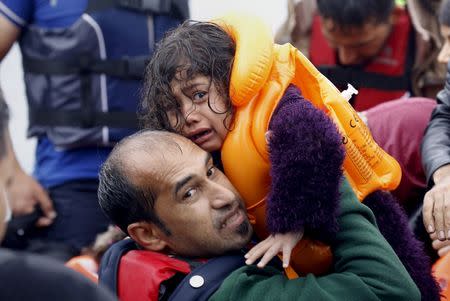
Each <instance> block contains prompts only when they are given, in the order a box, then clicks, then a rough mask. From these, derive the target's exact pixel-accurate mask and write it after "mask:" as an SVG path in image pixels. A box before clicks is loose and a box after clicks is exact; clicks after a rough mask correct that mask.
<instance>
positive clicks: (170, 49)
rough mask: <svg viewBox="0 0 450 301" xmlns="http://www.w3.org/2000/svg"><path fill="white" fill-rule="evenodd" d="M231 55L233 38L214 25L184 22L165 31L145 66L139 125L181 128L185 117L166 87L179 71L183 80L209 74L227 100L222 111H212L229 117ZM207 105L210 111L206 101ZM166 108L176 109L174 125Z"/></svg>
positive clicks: (169, 89)
mask: <svg viewBox="0 0 450 301" xmlns="http://www.w3.org/2000/svg"><path fill="white" fill-rule="evenodd" d="M234 54H235V44H234V42H233V40H232V39H231V37H230V36H229V35H228V34H227V33H226V32H225V31H224V30H223V29H222V28H220V27H219V26H218V25H217V24H214V23H210V22H196V21H186V22H184V23H183V24H182V25H180V26H179V27H177V28H176V29H174V30H172V31H170V32H168V33H167V34H166V36H165V37H164V38H163V39H162V40H161V42H160V43H158V44H157V46H156V50H155V53H154V54H153V56H152V59H151V60H150V63H149V64H148V65H147V68H146V72H145V79H144V87H143V91H142V101H141V108H140V119H141V123H142V125H143V126H144V127H145V128H151V129H157V130H169V131H175V132H179V131H180V130H181V127H182V126H183V124H184V120H185V116H182V113H181V110H180V107H179V105H178V103H177V100H176V99H175V97H174V96H173V94H172V91H171V88H170V83H171V81H172V80H173V79H174V78H175V77H177V78H179V76H180V74H182V75H183V80H184V79H191V78H193V77H194V76H196V75H204V76H207V77H209V78H210V79H211V82H213V83H214V85H215V87H216V89H217V91H218V93H220V94H221V95H224V96H225V100H226V101H227V103H226V107H227V109H226V111H225V112H216V113H218V114H227V116H226V117H227V118H228V117H231V116H232V113H233V112H232V106H231V100H230V98H229V84H230V76H231V68H232V65H233V60H234ZM180 71H182V72H180ZM208 105H209V107H210V108H211V110H213V108H212V106H211V103H210V100H208ZM169 111H172V112H176V116H177V124H176V125H175V126H174V127H173V126H171V124H170V123H169V119H168V116H167V112H169ZM213 111H214V110H213Z"/></svg>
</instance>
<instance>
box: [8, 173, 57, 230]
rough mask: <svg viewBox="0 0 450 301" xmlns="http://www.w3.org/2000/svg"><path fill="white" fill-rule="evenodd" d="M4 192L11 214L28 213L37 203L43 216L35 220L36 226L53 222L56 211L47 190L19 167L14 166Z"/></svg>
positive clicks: (43, 225)
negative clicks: (9, 181) (11, 176)
mask: <svg viewBox="0 0 450 301" xmlns="http://www.w3.org/2000/svg"><path fill="white" fill-rule="evenodd" d="M6 193H7V196H8V200H9V202H10V204H11V209H12V211H13V215H15V216H20V215H26V214H30V213H32V212H33V211H34V209H35V205H36V204H39V206H40V207H41V209H42V212H43V213H44V216H42V217H40V218H39V219H38V220H37V222H36V226H38V227H45V226H49V225H50V224H52V223H53V220H54V219H55V217H56V212H55V211H54V209H53V204H52V201H51V200H50V198H49V196H48V194H47V192H46V191H45V190H44V189H43V188H42V186H41V185H40V184H39V183H38V182H37V181H36V180H35V179H33V178H32V177H31V176H29V175H27V174H26V173H25V172H24V171H23V170H22V169H21V168H16V170H15V172H14V177H13V178H12V181H11V183H10V184H9V185H8V187H7V191H6Z"/></svg>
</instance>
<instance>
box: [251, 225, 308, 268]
mask: <svg viewBox="0 0 450 301" xmlns="http://www.w3.org/2000/svg"><path fill="white" fill-rule="evenodd" d="M302 237H303V230H302V231H300V232H288V233H284V234H281V233H278V234H273V235H270V236H269V237H267V238H266V239H265V240H263V241H261V242H260V243H258V244H257V245H256V246H254V247H253V248H252V249H251V250H250V251H248V253H247V254H245V256H244V257H245V258H246V259H247V260H246V261H245V263H246V264H248V265H250V264H253V263H254V262H255V261H256V259H258V258H260V257H261V256H262V258H261V260H260V261H259V262H258V264H257V265H256V266H257V267H258V268H263V267H265V266H266V264H267V263H268V262H269V261H270V260H271V259H272V258H273V257H274V256H276V255H277V254H278V253H280V252H281V253H282V255H283V268H287V267H288V265H289V261H290V259H291V252H292V249H293V248H294V247H295V245H296V244H297V243H298V242H299V241H300V240H301V239H302Z"/></svg>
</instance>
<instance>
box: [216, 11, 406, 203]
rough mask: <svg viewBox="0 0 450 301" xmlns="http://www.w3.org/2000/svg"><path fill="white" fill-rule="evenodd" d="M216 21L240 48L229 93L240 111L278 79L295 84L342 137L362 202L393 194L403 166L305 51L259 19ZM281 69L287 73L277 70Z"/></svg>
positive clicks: (347, 169)
mask: <svg viewBox="0 0 450 301" xmlns="http://www.w3.org/2000/svg"><path fill="white" fill-rule="evenodd" d="M214 22H215V23H216V24H218V25H219V26H220V27H221V28H222V29H224V30H225V31H226V32H227V33H228V34H229V35H230V37H231V38H232V39H233V40H234V42H235V44H236V55H235V58H234V63H233V68H232V74H231V82H230V91H229V92H230V97H231V99H232V103H233V105H234V106H236V107H240V106H245V105H246V104H247V103H248V102H250V101H251V100H252V99H254V98H255V97H260V98H261V97H264V96H265V95H264V93H260V92H261V90H263V88H264V87H265V85H266V84H267V83H268V82H271V81H273V80H276V81H277V82H281V83H285V82H287V83H288V84H289V83H292V84H294V85H295V86H297V87H298V88H299V89H300V91H301V93H302V95H303V96H304V97H305V99H307V100H309V101H311V103H313V105H315V106H316V107H317V108H319V109H321V110H323V111H325V112H326V114H327V115H328V116H329V117H330V118H331V119H332V120H333V121H334V123H335V124H336V125H337V127H338V129H339V130H340V132H341V133H342V141H343V144H344V147H345V150H346V158H345V160H344V172H345V175H346V176H347V178H348V179H349V182H350V184H351V186H352V187H353V190H354V191H355V193H356V195H357V196H358V198H359V199H360V200H363V199H364V198H365V197H366V196H367V195H368V194H370V193H371V192H373V191H376V190H378V189H384V190H393V189H395V188H396V187H397V186H398V184H399V183H400V179H401V169H400V165H399V164H398V162H397V161H396V160H395V159H394V158H392V157H391V156H389V155H388V154H387V153H385V152H384V151H383V150H382V149H381V148H380V147H379V146H378V145H377V144H376V143H375V141H374V140H373V138H372V135H371V134H370V132H369V130H368V128H367V127H366V125H365V124H364V123H363V122H362V120H361V119H360V118H359V116H358V114H357V113H356V111H355V110H354V109H353V107H352V106H351V105H350V104H349V103H348V101H347V100H346V99H345V98H344V97H343V96H342V95H341V93H340V92H339V90H338V89H337V88H336V87H335V86H334V85H333V84H332V83H331V82H330V81H329V80H328V79H327V78H326V77H325V76H323V75H322V74H321V73H320V72H319V71H318V70H317V69H316V68H315V67H314V66H313V64H312V63H311V62H310V61H309V60H308V59H307V58H306V57H305V56H304V55H303V54H302V53H301V52H300V51H299V50H297V49H295V48H294V47H293V46H292V45H290V44H285V45H277V44H274V42H273V37H272V33H271V30H270V28H269V27H268V26H267V25H266V24H265V23H264V21H263V20H261V19H259V18H258V17H255V16H251V15H246V14H234V13H231V14H228V15H225V16H223V17H221V18H218V19H217V20H214ZM278 66H282V68H278V69H277V68H275V67H278ZM286 66H287V67H286ZM273 70H277V71H280V70H283V72H276V71H275V72H273ZM284 70H287V72H284ZM290 71H292V72H290ZM281 88H282V89H286V88H287V86H281ZM266 130H267V129H266ZM262 139H264V137H262Z"/></svg>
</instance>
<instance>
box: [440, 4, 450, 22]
mask: <svg viewBox="0 0 450 301" xmlns="http://www.w3.org/2000/svg"><path fill="white" fill-rule="evenodd" d="M439 22H440V23H441V25H445V26H450V0H444V1H442V4H441V8H440V9H439Z"/></svg>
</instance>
